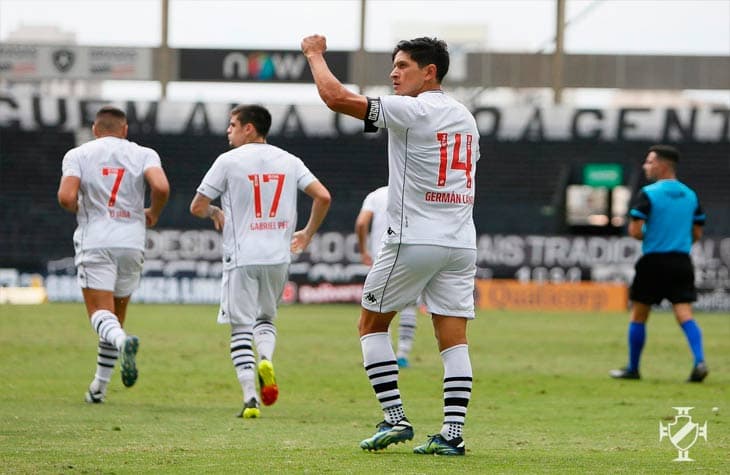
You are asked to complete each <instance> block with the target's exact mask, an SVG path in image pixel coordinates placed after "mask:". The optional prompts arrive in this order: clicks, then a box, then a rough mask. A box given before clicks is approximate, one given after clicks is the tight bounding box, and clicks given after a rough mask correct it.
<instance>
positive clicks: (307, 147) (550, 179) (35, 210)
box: [0, 128, 730, 272]
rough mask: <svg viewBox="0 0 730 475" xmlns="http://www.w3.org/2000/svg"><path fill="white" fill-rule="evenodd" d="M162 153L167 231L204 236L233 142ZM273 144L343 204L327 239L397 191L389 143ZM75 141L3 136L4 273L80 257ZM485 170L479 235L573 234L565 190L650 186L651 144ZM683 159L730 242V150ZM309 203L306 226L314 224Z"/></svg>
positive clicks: (487, 165)
mask: <svg viewBox="0 0 730 475" xmlns="http://www.w3.org/2000/svg"><path fill="white" fill-rule="evenodd" d="M130 140H133V141H135V142H137V143H139V144H141V145H145V146H149V147H152V148H154V149H155V150H157V151H158V152H159V154H160V156H161V158H162V163H163V167H164V168H165V171H166V172H167V174H168V177H169V179H170V183H171V185H172V196H171V199H170V203H169V204H168V207H167V208H166V210H165V212H164V213H163V216H162V218H161V220H160V223H159V225H158V226H159V227H160V228H176V229H189V228H203V227H206V226H208V224H209V223H207V222H204V221H201V220H198V219H195V218H193V217H192V216H190V214H189V212H188V205H189V203H190V200H191V199H192V196H193V194H194V193H195V189H196V187H197V186H198V184H199V183H200V180H201V179H202V177H203V175H204V174H205V172H206V171H207V170H208V168H209V166H210V164H211V163H212V162H213V160H214V159H215V158H216V156H217V155H218V154H220V153H222V152H224V151H225V150H227V143H226V139H225V136H223V135H220V134H216V135H178V134H176V135H169V134H136V135H133V136H130ZM269 142H270V143H272V144H274V145H277V146H280V147H282V148H284V149H286V150H288V151H290V152H292V153H294V154H295V155H298V156H300V157H301V158H303V159H304V161H305V163H307V165H308V166H309V167H310V169H311V170H312V172H313V173H314V174H315V175H317V177H318V178H319V179H320V180H321V181H322V182H323V183H324V184H325V185H326V186H327V187H328V188H329V189H330V190H331V192H332V194H333V204H332V208H331V211H330V214H329V216H328V217H327V220H326V222H325V223H324V225H323V230H338V231H350V230H352V228H353V224H354V220H355V216H356V215H357V212H358V211H359V209H360V205H361V203H362V200H363V198H364V197H365V195H366V194H367V193H368V192H370V191H371V190H373V189H374V188H376V187H378V186H382V185H384V184H386V183H387V159H386V153H387V152H386V139H385V135H384V134H382V133H381V134H378V136H377V137H365V136H344V137H338V138H317V139H314V138H311V137H301V136H272V137H270V139H269ZM75 145H76V143H75V137H74V134H72V133H69V132H62V131H59V130H56V129H52V128H49V129H45V130H39V131H21V130H18V129H14V128H3V129H0V267H18V268H22V269H25V270H28V271H37V272H43V271H44V270H45V263H46V261H47V260H49V259H54V258H60V257H67V256H71V255H73V248H72V244H71V235H72V233H73V229H74V227H75V218H74V216H72V215H70V214H68V213H65V212H64V211H63V210H62V209H61V208H60V207H59V206H58V204H57V202H56V190H57V188H58V182H59V179H60V174H61V160H62V158H63V155H64V153H65V152H66V151H67V150H68V149H70V148H72V147H74V146H75ZM480 145H481V152H482V155H481V160H480V161H479V163H478V166H477V189H476V202H475V208H474V220H475V222H476V226H477V231H478V232H479V233H500V234H531V233H539V234H566V233H568V232H570V230H569V229H568V228H567V227H566V226H565V225H564V213H563V207H564V202H565V200H564V194H565V193H564V187H565V185H567V184H568V183H569V182H570V181H571V180H574V178H575V175H576V170H579V169H581V167H582V165H583V164H585V163H602V162H611V163H620V164H623V165H624V169H625V173H624V182H625V184H626V185H627V186H630V187H631V188H632V189H635V188H636V187H638V186H640V185H642V184H643V173H642V171H641V163H642V162H643V159H644V156H645V155H646V149H647V148H648V147H649V146H650V145H651V143H649V142H636V141H611V142H608V141H598V140H569V141H543V142H535V141H494V140H485V139H483V140H482V143H481V144H480ZM676 145H677V146H678V147H679V148H680V150H681V151H682V153H683V159H682V161H681V163H680V166H679V177H680V179H681V180H683V181H684V182H685V183H687V184H688V185H690V186H692V187H694V188H695V189H696V190H697V191H698V192H699V195H700V199H701V201H702V204H703V206H704V208H705V211H706V212H707V214H708V222H707V226H706V234H707V235H709V236H727V235H730V143H728V142H719V143H718V142H714V143H702V142H689V143H681V144H676ZM308 206H309V200H308V199H301V200H300V211H299V214H300V223H302V222H303V221H304V220H305V219H306V218H307V217H308V214H309V207H308Z"/></svg>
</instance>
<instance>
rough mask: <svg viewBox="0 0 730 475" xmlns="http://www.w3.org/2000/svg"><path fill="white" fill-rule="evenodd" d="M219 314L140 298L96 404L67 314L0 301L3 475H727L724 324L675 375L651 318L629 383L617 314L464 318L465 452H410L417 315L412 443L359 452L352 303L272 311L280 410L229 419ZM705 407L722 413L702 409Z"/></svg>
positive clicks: (665, 320)
mask: <svg viewBox="0 0 730 475" xmlns="http://www.w3.org/2000/svg"><path fill="white" fill-rule="evenodd" d="M216 311H217V309H216V307H213V306H195V305H141V304H132V305H130V308H129V315H128V324H127V329H128V331H129V332H130V333H132V334H136V335H138V336H139V337H140V341H141V345H140V352H139V355H138V366H139V370H140V377H139V380H138V381H137V384H136V385H135V386H134V387H132V388H129V389H127V388H124V387H123V386H122V384H121V381H120V377H119V371H118V368H117V370H116V371H115V373H114V379H113V381H112V383H111V386H110V389H109V392H108V394H107V402H106V403H105V404H101V405H90V404H86V403H84V402H83V394H84V392H85V390H86V387H87V385H88V383H89V381H90V380H91V378H92V376H93V372H94V368H95V361H96V342H95V335H94V333H93V331H92V329H91V328H90V325H89V323H88V319H87V317H86V315H85V312H84V308H83V306H82V305H81V304H46V305H41V306H8V305H0V367H1V368H2V377H1V378H0V473H69V474H70V473H191V474H193V473H195V474H198V473H249V474H259V473H272V472H276V473H311V474H319V473H355V474H357V473H363V474H365V473H384V474H385V473H393V474H412V473H413V474H415V473H422V474H436V473H444V474H453V473H480V474H481V473H556V474H565V473H627V474H635V473H648V474H654V473H686V472H703V473H730V315H728V314H698V315H696V318H697V320H698V322H699V324H700V326H701V328H702V330H703V335H704V341H705V352H706V355H707V361H708V364H709V367H710V375H709V377H708V379H707V380H706V381H705V382H704V383H703V384H688V383H685V382H684V380H685V379H686V377H687V376H688V374H689V372H690V369H691V368H690V367H691V357H690V352H689V349H688V347H687V343H686V340H685V338H684V335H683V334H682V332H681V330H680V329H679V327H678V326H677V325H676V323H675V321H674V318H673V316H672V315H671V314H667V313H655V314H653V315H652V318H651V319H650V321H649V325H648V331H647V335H648V340H647V346H646V348H645V351H644V357H643V365H642V375H643V378H644V379H643V380H641V381H614V380H611V379H610V378H609V377H608V373H607V372H608V370H609V369H611V368H614V367H617V366H618V365H623V364H624V363H625V360H626V343H625V341H626V326H627V325H626V323H627V318H628V317H627V314H623V313H622V314H582V313H533V314H528V313H519V312H479V314H478V316H477V319H476V320H475V321H473V322H472V323H470V326H469V340H470V341H469V343H470V351H471V360H472V366H473V368H474V390H473V395H472V399H471V403H470V405H469V413H468V416H467V424H466V426H465V434H464V438H465V440H466V443H467V455H466V456H465V457H453V458H451V457H434V456H419V455H415V454H413V453H412V449H413V447H414V446H415V445H416V444H418V443H421V442H422V441H423V440H425V437H426V435H428V434H433V433H435V432H437V431H438V430H439V429H440V426H441V398H442V393H441V377H442V366H441V360H440V357H439V355H438V352H437V350H436V347H435V341H434V338H433V331H432V328H431V324H430V321H429V319H428V317H426V316H424V315H419V317H418V324H419V326H418V331H417V336H416V341H415V345H414V349H413V353H412V355H411V367H410V368H408V369H405V370H402V371H401V377H400V389H401V393H402V396H403V400H404V403H405V409H406V413H407V415H408V417H409V419H410V420H411V422H412V423H413V425H414V428H415V431H416V437H415V439H414V440H413V441H412V442H411V443H408V444H399V445H396V446H391V447H389V448H388V449H387V450H385V451H381V452H377V453H369V452H364V451H362V450H361V449H360V448H359V446H358V444H359V442H360V440H362V439H364V438H366V437H369V436H370V435H372V433H373V431H374V429H375V424H376V423H377V422H379V421H380V420H381V419H382V413H381V411H380V408H379V406H378V404H377V402H376V400H375V397H374V395H373V391H372V389H371V387H370V385H369V383H368V381H367V378H366V376H365V373H364V371H363V369H362V357H361V354H360V344H359V340H358V336H357V329H356V323H357V318H358V314H359V309H358V307H356V306H352V305H328V306H320V305H295V306H284V307H282V308H281V311H280V314H279V319H278V321H277V324H278V331H279V339H278V343H277V348H276V354H275V358H274V365H275V368H276V372H277V379H278V383H279V387H280V391H281V393H280V397H279V401H278V402H277V403H276V404H275V405H273V406H270V407H263V408H262V411H261V412H262V417H261V418H260V419H248V420H243V419H238V418H236V417H234V415H235V413H237V412H238V411H239V410H240V406H241V404H242V401H241V393H240V388H239V385H238V381H237V380H236V377H235V373H234V371H233V367H232V364H231V361H230V358H229V353H228V344H229V342H228V340H229V338H228V327H227V326H223V325H217V324H216V323H215V319H216ZM675 406H690V407H694V409H693V410H692V411H691V413H690V414H691V416H692V417H693V420H694V421H695V422H698V423H700V424H702V423H704V422H705V421H706V422H707V441H705V440H703V439H698V440H697V442H696V443H695V445H694V446H692V447H691V449H690V452H689V455H690V457H691V458H693V459H694V460H695V462H691V463H689V462H686V463H680V462H673V459H674V458H675V457H677V450H676V449H675V448H674V447H673V446H672V444H671V442H670V441H669V440H668V439H666V438H665V439H664V440H663V441H661V442H660V441H659V424H660V422H661V423H664V424H667V423H668V422H671V421H672V420H673V418H674V415H675V414H676V411H675V410H674V409H673V407H675ZM713 407H719V409H720V410H719V412H718V413H717V414H714V413H713V412H712V408H713Z"/></svg>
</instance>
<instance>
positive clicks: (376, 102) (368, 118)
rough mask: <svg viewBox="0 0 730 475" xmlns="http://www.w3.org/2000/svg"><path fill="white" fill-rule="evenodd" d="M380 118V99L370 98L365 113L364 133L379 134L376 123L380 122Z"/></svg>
mask: <svg viewBox="0 0 730 475" xmlns="http://www.w3.org/2000/svg"><path fill="white" fill-rule="evenodd" d="M378 117H380V98H375V99H373V98H372V97H368V108H367V110H366V111H365V119H363V121H364V122H365V129H364V130H363V132H365V133H366V134H368V133H372V132H377V131H378V128H377V127H375V121H376V120H378Z"/></svg>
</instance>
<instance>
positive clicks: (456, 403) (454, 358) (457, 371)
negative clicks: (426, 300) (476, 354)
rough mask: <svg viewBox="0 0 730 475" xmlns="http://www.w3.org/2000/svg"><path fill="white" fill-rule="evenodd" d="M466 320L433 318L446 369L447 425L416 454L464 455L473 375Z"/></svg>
mask: <svg viewBox="0 0 730 475" xmlns="http://www.w3.org/2000/svg"><path fill="white" fill-rule="evenodd" d="M466 323H467V319H466V318H461V317H447V316H442V315H436V314H434V315H433V325H434V330H435V333H436V338H437V340H438V345H439V350H440V352H441V361H442V362H443V366H444V379H443V392H444V404H443V414H444V418H443V423H442V425H441V430H440V431H439V432H438V434H436V435H432V436H429V437H428V439H427V440H426V443H424V444H422V445H419V446H417V447H416V448H415V449H414V450H413V452H414V453H417V454H434V455H464V454H465V452H466V448H465V444H464V439H463V437H462V436H463V431H464V423H465V420H466V412H467V407H468V405H469V401H470V400H471V392H472V385H473V373H472V367H471V359H470V358H469V345H468V344H467V342H466Z"/></svg>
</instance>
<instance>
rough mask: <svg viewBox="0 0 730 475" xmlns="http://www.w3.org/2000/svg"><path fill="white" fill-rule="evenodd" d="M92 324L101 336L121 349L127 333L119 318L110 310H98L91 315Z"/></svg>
mask: <svg viewBox="0 0 730 475" xmlns="http://www.w3.org/2000/svg"><path fill="white" fill-rule="evenodd" d="M91 326H92V327H93V328H94V331H96V334H97V335H99V338H101V339H102V340H104V341H106V342H107V343H109V344H111V345H114V347H115V348H116V349H117V350H119V351H121V350H122V345H124V339H125V338H127V333H126V332H125V331H124V329H123V328H122V326H121V325H120V324H119V319H118V318H117V316H116V315H114V314H113V313H112V312H110V311H109V310H97V311H96V312H94V313H93V315H91Z"/></svg>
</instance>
